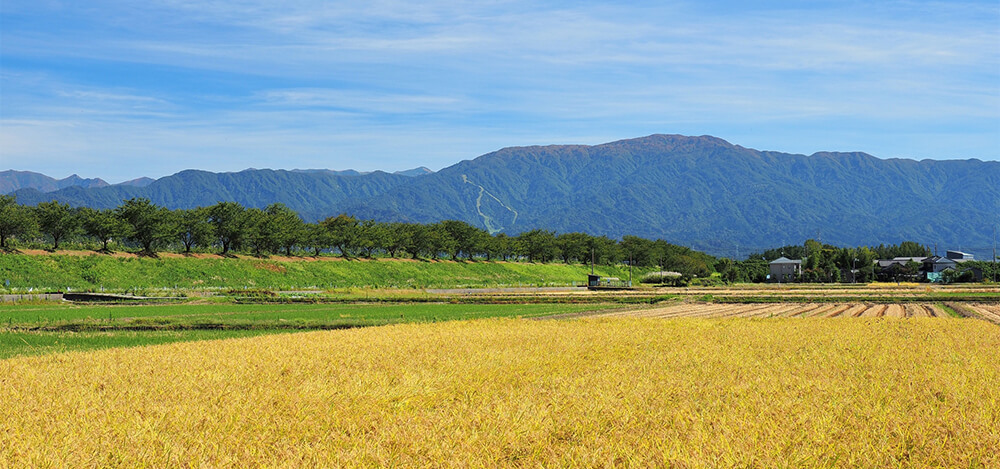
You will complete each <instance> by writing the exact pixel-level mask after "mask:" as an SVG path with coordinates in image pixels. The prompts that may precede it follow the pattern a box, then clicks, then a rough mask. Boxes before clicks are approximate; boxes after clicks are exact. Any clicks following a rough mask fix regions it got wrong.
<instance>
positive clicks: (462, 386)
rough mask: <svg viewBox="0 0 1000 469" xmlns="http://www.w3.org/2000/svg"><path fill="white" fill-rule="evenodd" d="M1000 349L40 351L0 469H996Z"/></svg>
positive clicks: (409, 327) (367, 346)
mask: <svg viewBox="0 0 1000 469" xmlns="http://www.w3.org/2000/svg"><path fill="white" fill-rule="evenodd" d="M687 306H688V307H691V306H698V307H700V308H701V311H700V312H702V313H705V314H720V315H733V314H735V313H734V311H744V312H748V314H751V315H754V314H756V315H764V314H778V315H793V314H797V313H799V312H801V311H812V312H814V313H816V314H818V315H823V314H833V313H834V312H835V311H836V309H838V308H834V309H823V308H819V307H817V306H816V305H791V306H795V307H797V308H800V309H801V308H811V309H801V310H796V309H795V308H789V306H790V305H753V306H751V307H746V306H744V307H742V308H743V310H740V309H733V308H731V307H726V308H721V307H716V308H714V309H711V308H709V306H718V305H687ZM730 306H732V305H730ZM904 310H905V308H904ZM894 314H896V313H895V312H894ZM956 344H960V346H958V347H956ZM997 349H1000V328H997V327H995V326H993V325H990V324H987V323H985V322H983V321H957V320H956V321H935V320H921V319H917V320H913V321H885V320H879V319H866V318H860V319H851V320H843V321H831V320H825V319H821V318H802V319H781V318H779V319H774V320H768V321H750V320H741V319H721V320H713V319H707V320H698V321H690V320H680V319H673V320H671V319H666V320H642V319H627V318H626V319H614V320H609V319H584V320H579V321H523V320H517V319H500V320H496V319H494V320H477V321H461V322H445V323H436V324H406V325H396V326H386V327H379V328H367V329H355V330H348V331H332V332H313V333H300V334H288V335H273V336H264V337H257V338H252V339H236V340H226V341H207V342H194V343H184V344H170V345H164V346H156V347H144V348H133V349H114V350H103V351H98V352H88V353H67V354H56V355H49V356H44V357H24V358H16V359H9V360H0V388H2V389H3V390H4V392H3V393H0V467H5V466H12V467H108V466H113V467H167V466H175V467H259V466H265V467H345V466H346V467H510V466H514V467H597V466H600V467H608V466H610V467H617V466H637V467H998V466H1000V456H998V454H997V452H996V451H995V448H998V447H1000V428H998V426H997V421H998V419H1000V387H997V386H996V383H997V382H1000V367H998V366H997V363H996V360H995V357H994V355H993V352H994V351H995V350H997Z"/></svg>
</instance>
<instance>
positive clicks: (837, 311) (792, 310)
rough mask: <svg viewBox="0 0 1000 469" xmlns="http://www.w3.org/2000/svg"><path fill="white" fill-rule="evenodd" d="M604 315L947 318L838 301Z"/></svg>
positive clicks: (930, 307) (934, 312) (993, 310)
mask: <svg viewBox="0 0 1000 469" xmlns="http://www.w3.org/2000/svg"><path fill="white" fill-rule="evenodd" d="M977 311H979V312H980V314H982V315H983V316H984V317H992V316H991V315H994V316H996V318H997V320H996V321H995V322H1000V309H998V308H997V307H996V306H995V305H994V306H989V305H978V306H977ZM602 316H604V317H641V318H726V317H741V318H769V317H802V318H806V317H870V318H879V317H892V318H921V317H923V318H929V317H940V318H945V317H949V316H948V313H947V312H945V311H944V310H943V309H942V308H941V307H940V306H938V305H934V304H919V303H911V304H898V303H891V304H852V303H847V304H841V303H767V304H716V303H683V304H676V305H671V306H665V307H661V308H644V309H636V310H626V311H615V312H613V313H608V314H604V315H602Z"/></svg>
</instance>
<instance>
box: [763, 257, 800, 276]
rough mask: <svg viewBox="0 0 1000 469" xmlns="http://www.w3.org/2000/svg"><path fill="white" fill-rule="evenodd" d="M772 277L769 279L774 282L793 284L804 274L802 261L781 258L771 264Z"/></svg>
mask: <svg viewBox="0 0 1000 469" xmlns="http://www.w3.org/2000/svg"><path fill="white" fill-rule="evenodd" d="M769 267H770V268H771V275H770V276H769V277H768V278H769V279H770V280H771V281H772V282H791V281H794V280H795V279H796V277H798V276H799V275H801V274H802V261H801V260H798V259H796V260H792V259H789V258H787V257H779V258H777V259H775V260H773V261H771V262H770V264H769Z"/></svg>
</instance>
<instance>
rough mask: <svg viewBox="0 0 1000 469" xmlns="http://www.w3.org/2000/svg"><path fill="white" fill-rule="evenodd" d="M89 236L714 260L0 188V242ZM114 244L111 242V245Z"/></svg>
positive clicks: (449, 225)
mask: <svg viewBox="0 0 1000 469" xmlns="http://www.w3.org/2000/svg"><path fill="white" fill-rule="evenodd" d="M81 239H87V240H90V241H92V242H96V243H97V244H98V245H99V246H100V248H99V249H97V250H98V251H101V252H110V249H111V247H113V246H114V245H115V244H117V245H119V246H126V247H130V248H133V249H138V251H139V253H140V254H143V255H148V256H155V255H156V253H157V252H160V251H163V250H171V251H175V252H182V253H191V252H193V251H194V250H199V251H202V252H205V251H209V252H217V253H218V254H220V255H223V256H227V255H231V254H233V253H235V252H241V253H247V254H252V255H255V256H261V257H262V256H267V255H280V254H283V255H287V256H292V255H312V256H319V255H321V254H324V253H332V254H335V255H340V256H344V257H369V258H370V257H376V256H385V257H392V258H396V257H410V258H428V259H439V258H450V259H453V260H459V259H465V260H473V259H482V260H487V261H490V260H503V261H527V262H564V263H583V264H586V263H590V262H594V263H597V264H603V265H610V264H615V263H622V262H629V263H631V265H636V266H643V267H654V266H656V267H660V268H663V269H669V270H674V271H678V272H681V273H683V274H685V275H689V276H702V277H704V276H708V275H710V274H711V273H712V272H713V270H714V265H715V261H716V259H715V258H714V257H712V256H710V255H708V254H704V253H701V252H697V251H694V250H692V249H690V248H686V247H683V246H678V245H674V244H670V243H668V242H666V241H664V240H662V239H657V240H649V239H645V238H640V237H637V236H624V237H623V238H622V239H621V240H620V241H618V240H614V239H611V238H608V237H606V236H592V235H589V234H586V233H562V234H557V233H556V232H554V231H549V230H542V229H534V230H530V231H526V232H523V233H520V234H518V235H516V236H511V235H507V234H505V233H498V234H495V235H491V234H490V233H488V232H487V231H486V230H483V229H481V228H478V227H475V226H472V225H470V224H468V223H466V222H463V221H458V220H444V221H441V222H437V223H430V224H420V223H403V222H389V223H385V222H378V221H374V220H359V219H357V218H355V217H353V216H351V215H348V214H339V215H336V216H331V217H328V218H326V219H325V220H322V221H320V222H317V223H306V222H304V221H303V220H302V219H301V217H299V215H298V214H297V213H296V212H295V211H293V210H292V209H290V208H288V207H286V206H285V205H283V204H280V203H274V204H271V205H268V206H267V207H264V208H262V209H258V208H247V207H243V206H242V205H240V204H238V203H236V202H219V203H217V204H215V205H212V206H208V207H199V208H194V209H174V210H171V209H167V208H165V207H160V206H157V205H155V204H153V203H152V202H150V201H149V200H148V199H144V198H133V199H128V200H124V201H122V203H121V204H120V205H119V206H118V207H116V208H114V209H103V210H98V209H92V208H87V207H79V208H73V207H70V206H69V205H68V204H64V203H60V202H58V201H51V202H41V203H39V204H38V205H36V206H34V207H31V206H22V205H18V204H17V203H16V199H15V198H14V197H13V196H7V195H0V249H3V250H11V249H13V244H12V242H13V240H17V241H18V242H38V241H41V242H44V243H46V244H47V247H49V248H50V249H52V250H55V249H59V246H60V243H65V242H66V241H67V240H81ZM113 243H114V244H113Z"/></svg>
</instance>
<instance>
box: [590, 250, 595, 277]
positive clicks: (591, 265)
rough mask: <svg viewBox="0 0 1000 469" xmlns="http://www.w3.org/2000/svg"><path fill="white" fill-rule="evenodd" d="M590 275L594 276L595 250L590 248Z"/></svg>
mask: <svg viewBox="0 0 1000 469" xmlns="http://www.w3.org/2000/svg"><path fill="white" fill-rule="evenodd" d="M590 275H594V248H590Z"/></svg>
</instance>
